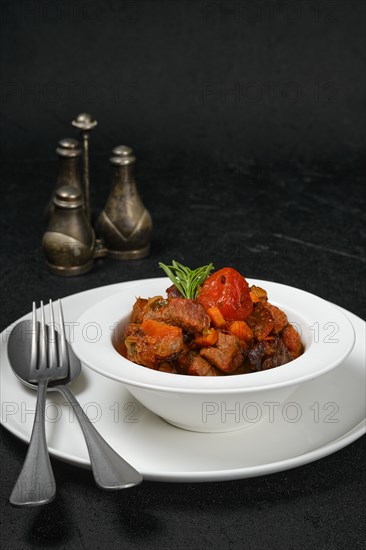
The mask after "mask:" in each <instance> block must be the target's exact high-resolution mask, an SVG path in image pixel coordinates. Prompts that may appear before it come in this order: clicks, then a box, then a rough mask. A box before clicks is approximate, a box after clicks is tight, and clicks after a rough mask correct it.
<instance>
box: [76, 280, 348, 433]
mask: <svg viewBox="0 0 366 550" xmlns="http://www.w3.org/2000/svg"><path fill="white" fill-rule="evenodd" d="M248 283H249V285H253V284H254V285H257V286H260V287H262V288H264V289H265V290H266V291H267V293H268V300H269V302H270V303H272V304H273V305H276V306H278V307H279V308H281V309H282V310H283V311H284V312H285V313H286V314H287V316H288V319H289V322H290V323H292V324H293V325H294V326H295V327H296V329H297V330H298V332H299V333H300V335H301V339H302V342H303V344H304V346H305V351H304V353H303V355H301V356H300V357H299V358H298V359H295V360H294V361H291V362H290V363H287V364H285V365H282V366H280V367H276V368H274V369H270V370H266V371H261V372H254V373H250V374H239V375H235V374H234V375H230V376H211V377H210V376H209V377H199V376H188V375H180V374H172V373H165V372H159V371H155V370H152V369H149V368H146V367H143V366H141V365H137V364H135V363H132V362H131V361H129V360H127V359H126V358H125V357H123V356H122V355H120V354H119V353H118V352H117V351H116V349H115V347H114V345H113V339H114V338H115V336H116V332H119V333H121V332H120V330H121V327H124V326H125V325H126V323H128V321H129V317H130V314H131V310H132V306H133V304H134V302H135V300H136V298H137V297H143V298H149V297H152V296H156V295H163V296H164V295H165V290H166V289H167V287H168V286H170V284H171V283H170V281H169V279H167V278H158V279H145V280H140V281H133V282H129V283H125V284H124V287H123V290H122V291H119V292H118V293H116V294H115V295H112V296H110V297H108V298H106V299H104V300H101V301H100V302H97V303H95V304H94V305H92V306H91V307H90V308H89V309H88V310H87V311H85V312H84V313H83V314H82V315H81V317H80V318H79V319H78V334H79V337H78V338H76V340H75V342H74V344H73V349H74V351H75V353H76V355H77V356H78V357H79V358H80V360H81V361H82V363H84V365H87V366H88V367H90V368H91V369H93V370H94V371H96V372H98V373H100V374H102V375H104V376H106V377H108V378H112V379H113V380H115V381H116V382H119V383H123V384H124V385H125V386H126V387H127V388H128V390H129V391H130V393H131V394H132V395H133V396H134V397H135V398H136V399H137V400H138V401H140V402H141V403H142V404H143V405H145V406H146V407H147V408H148V409H150V410H151V411H153V412H155V413H156V414H158V415H159V416H161V417H162V418H164V419H165V420H166V421H167V422H170V423H171V424H174V425H175V426H178V427H180V428H184V429H188V430H194V431H200V432H223V431H231V430H235V429H238V428H243V427H246V426H250V425H253V423H256V422H257V421H258V420H260V419H262V418H264V417H267V416H268V415H270V414H273V410H274V408H275V407H277V406H278V405H280V404H283V403H284V402H285V401H286V400H287V399H288V398H289V397H290V396H291V394H292V393H293V391H294V390H295V389H296V387H297V386H298V385H299V384H301V383H303V382H305V381H306V380H310V379H313V378H316V377H317V376H321V375H322V374H324V373H326V372H328V371H329V370H331V369H334V368H336V367H337V366H338V365H340V364H341V363H342V362H343V361H344V360H345V358H346V357H347V356H348V355H349V353H350V352H351V350H352V348H353V345H354V341H355V334H354V330H353V326H352V324H351V323H350V321H349V320H348V319H347V318H346V317H345V315H343V313H342V312H341V311H340V310H339V309H338V308H337V307H336V306H334V305H332V304H330V303H329V302H327V301H325V300H323V299H321V298H319V297H317V296H314V295H313V294H309V293H308V292H304V291H302V290H298V289H296V288H292V287H288V286H285V285H282V284H278V283H272V282H268V281H261V280H253V279H248Z"/></svg>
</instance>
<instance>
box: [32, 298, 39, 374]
mask: <svg viewBox="0 0 366 550" xmlns="http://www.w3.org/2000/svg"><path fill="white" fill-rule="evenodd" d="M37 347H38V334H37V310H36V303H35V302H33V305H32V345H31V360H30V370H31V372H33V371H34V370H36V368H37Z"/></svg>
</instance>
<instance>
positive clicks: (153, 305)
mask: <svg viewBox="0 0 366 550" xmlns="http://www.w3.org/2000/svg"><path fill="white" fill-rule="evenodd" d="M167 303H168V301H167V300H165V299H164V298H163V297H162V296H153V297H152V298H149V299H146V298H137V300H136V302H135V303H134V306H133V308H132V314H131V322H132V323H142V321H143V320H144V318H145V317H146V315H147V313H148V312H151V311H155V310H156V309H159V308H162V307H164V306H166V305H167Z"/></svg>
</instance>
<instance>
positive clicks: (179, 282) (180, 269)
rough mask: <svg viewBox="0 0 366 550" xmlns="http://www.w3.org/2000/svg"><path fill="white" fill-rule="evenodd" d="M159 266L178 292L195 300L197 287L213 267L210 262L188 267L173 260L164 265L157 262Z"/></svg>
mask: <svg viewBox="0 0 366 550" xmlns="http://www.w3.org/2000/svg"><path fill="white" fill-rule="evenodd" d="M159 267H161V268H162V269H163V270H164V271H165V273H166V275H167V276H168V277H169V279H170V280H171V281H172V283H174V284H175V286H176V287H177V289H178V290H179V292H180V293H181V294H182V296H184V297H185V298H188V299H190V300H195V299H196V296H197V293H198V289H199V287H200V286H201V285H202V284H203V282H204V281H205V280H206V279H207V277H208V276H209V274H210V273H211V271H212V270H213V269H214V266H213V265H212V264H208V265H204V266H203V267H198V268H197V269H189V267H186V266H184V265H182V264H180V263H179V262H176V261H175V260H173V261H172V265H165V264H163V263H162V262H159Z"/></svg>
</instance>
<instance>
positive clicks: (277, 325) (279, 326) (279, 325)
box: [264, 302, 288, 334]
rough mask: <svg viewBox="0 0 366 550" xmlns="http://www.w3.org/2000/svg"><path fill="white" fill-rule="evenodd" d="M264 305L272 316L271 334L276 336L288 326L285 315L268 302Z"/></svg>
mask: <svg viewBox="0 0 366 550" xmlns="http://www.w3.org/2000/svg"><path fill="white" fill-rule="evenodd" d="M264 305H265V307H266V308H267V309H268V311H269V312H270V314H271V315H272V319H273V321H274V326H273V332H274V333H275V334H278V333H279V332H281V330H283V329H284V328H285V326H287V325H288V319H287V315H286V313H284V312H283V311H282V310H281V309H280V308H278V307H276V306H273V305H272V304H269V303H268V302H267V303H266V304H264Z"/></svg>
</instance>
